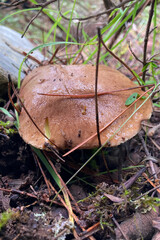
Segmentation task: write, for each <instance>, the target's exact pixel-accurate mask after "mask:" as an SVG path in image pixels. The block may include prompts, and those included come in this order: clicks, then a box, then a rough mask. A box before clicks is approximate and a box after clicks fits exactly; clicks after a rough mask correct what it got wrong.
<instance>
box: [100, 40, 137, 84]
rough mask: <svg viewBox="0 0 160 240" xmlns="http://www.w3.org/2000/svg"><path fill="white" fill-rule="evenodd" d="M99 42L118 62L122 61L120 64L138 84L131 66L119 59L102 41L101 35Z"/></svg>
mask: <svg viewBox="0 0 160 240" xmlns="http://www.w3.org/2000/svg"><path fill="white" fill-rule="evenodd" d="M101 43H102V44H103V46H104V47H105V49H106V50H107V51H108V52H109V53H110V54H111V55H112V56H113V57H114V58H115V59H117V60H118V61H119V62H120V63H122V65H124V66H125V67H126V68H127V69H128V70H129V71H130V73H131V74H132V75H133V76H134V77H135V79H136V80H137V82H138V84H139V85H141V84H140V82H139V80H138V79H137V77H136V75H135V74H134V73H133V72H132V70H131V68H130V67H129V66H128V65H127V64H126V63H125V62H123V60H121V59H120V58H119V57H118V56H117V55H115V54H114V53H113V52H112V51H111V50H110V49H109V48H108V47H107V46H106V45H105V43H104V41H103V39H102V37H101Z"/></svg>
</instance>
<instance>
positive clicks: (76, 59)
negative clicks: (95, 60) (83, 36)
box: [72, 42, 86, 65]
mask: <svg viewBox="0 0 160 240" xmlns="http://www.w3.org/2000/svg"><path fill="white" fill-rule="evenodd" d="M85 44H86V42H85V43H84V45H83V46H82V48H81V51H80V52H79V53H78V55H77V57H76V58H75V59H74V62H73V63H72V65H74V64H77V61H78V58H79V56H80V55H81V54H82V51H83V49H84V47H85ZM81 56H82V55H81Z"/></svg>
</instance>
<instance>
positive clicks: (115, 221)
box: [112, 216, 129, 240]
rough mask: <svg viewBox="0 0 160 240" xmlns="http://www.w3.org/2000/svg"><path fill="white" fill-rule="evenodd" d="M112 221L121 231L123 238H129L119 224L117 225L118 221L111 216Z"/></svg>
mask: <svg viewBox="0 0 160 240" xmlns="http://www.w3.org/2000/svg"><path fill="white" fill-rule="evenodd" d="M112 221H113V222H114V224H115V225H116V227H117V228H118V229H119V231H120V232H121V234H122V235H123V237H124V238H125V240H129V238H128V237H127V236H126V234H125V233H124V232H123V230H122V229H121V226H120V225H119V223H118V222H117V220H116V219H115V218H114V217H113V216H112Z"/></svg>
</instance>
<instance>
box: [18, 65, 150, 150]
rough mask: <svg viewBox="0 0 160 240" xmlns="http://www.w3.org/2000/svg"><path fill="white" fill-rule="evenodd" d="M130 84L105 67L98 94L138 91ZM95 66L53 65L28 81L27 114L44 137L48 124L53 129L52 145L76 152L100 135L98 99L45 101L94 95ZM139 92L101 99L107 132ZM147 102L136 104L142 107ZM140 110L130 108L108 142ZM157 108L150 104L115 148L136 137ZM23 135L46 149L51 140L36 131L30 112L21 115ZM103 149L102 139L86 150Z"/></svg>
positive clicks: (23, 90)
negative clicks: (144, 120) (142, 121)
mask: <svg viewBox="0 0 160 240" xmlns="http://www.w3.org/2000/svg"><path fill="white" fill-rule="evenodd" d="M135 86H136V85H135V83H133V82H132V81H131V80H130V79H128V78H127V77H126V76H124V75H123V74H122V73H120V72H119V71H117V70H113V69H111V68H109V67H106V66H104V65H100V66H99V72H98V92H105V91H113V90H119V89H124V88H132V87H135ZM94 89H95V66H91V65H70V66H66V65H62V66H60V65H48V66H42V67H39V68H36V69H34V70H33V71H32V72H31V73H30V74H28V76H27V77H26V78H25V79H24V81H23V83H22V87H21V90H20V98H21V99H22V101H23V103H24V105H25V107H26V109H27V110H28V112H29V113H30V115H31V117H32V119H33V120H34V121H35V122H36V124H37V125H38V127H39V128H40V129H41V131H42V132H44V133H45V130H46V129H45V128H46V127H45V125H46V119H47V122H48V125H49V131H50V140H51V141H52V142H54V143H55V144H56V146H58V148H60V149H70V148H73V147H75V146H77V145H78V144H79V143H81V142H83V141H84V140H86V139H87V138H88V137H90V136H91V135H93V134H94V133H96V116H95V115H96V114H95V99H94V97H92V98H75V99H72V98H69V97H64V96H44V95H39V94H38V93H50V94H70V95H75V94H88V93H94ZM134 92H137V93H138V94H140V95H141V94H142V93H144V92H143V91H142V90H141V89H134V90H130V91H123V92H117V93H112V94H106V95H102V96H98V110H99V126H100V129H101V128H103V127H104V126H105V125H106V124H107V123H109V122H110V121H111V120H112V119H113V118H115V117H116V116H117V115H118V114H120V113H121V112H122V111H123V110H125V109H126V108H127V107H126V106H125V102H126V100H127V98H128V97H129V96H130V95H131V94H132V93H134ZM142 102H143V100H139V101H138V102H137V103H136V107H138V106H139V105H140V104H141V103H142ZM134 110H135V106H133V107H131V108H130V109H128V110H127V111H126V112H125V113H124V114H123V115H122V116H121V117H119V118H118V119H117V120H116V121H114V122H113V123H112V124H111V126H109V127H108V128H106V129H105V130H104V131H103V132H102V133H101V134H100V137H101V142H102V143H104V142H105V141H106V140H107V139H109V138H110V137H111V136H112V135H113V134H114V132H115V131H116V130H117V129H118V128H119V127H120V126H121V125H122V124H123V123H124V122H125V120H126V119H127V118H128V117H129V116H130V115H131V114H132V113H133V111H134ZM151 113H152V104H151V101H150V100H148V101H147V102H146V103H145V104H144V105H143V106H142V107H141V108H140V110H138V111H137V112H136V113H135V114H134V115H133V116H132V118H131V119H130V120H129V121H128V122H127V123H126V124H125V125H124V126H123V127H122V128H121V130H120V131H119V132H118V133H117V134H116V135H115V136H114V138H112V139H111V140H110V145H111V146H116V145H119V144H120V143H123V142H125V141H127V140H128V139H130V138H132V137H133V136H134V135H136V134H137V133H138V131H139V129H140V123H141V120H143V119H148V118H150V116H151ZM19 121H20V128H19V133H20V135H21V136H22V138H23V139H24V140H25V141H26V142H27V143H29V144H31V145H33V146H35V147H37V148H41V149H44V144H45V142H48V140H47V139H46V138H45V137H44V136H43V135H42V134H41V133H40V132H39V131H38V129H37V128H36V127H35V126H34V124H33V123H32V121H31V120H30V118H29V117H28V115H27V114H26V112H25V111H24V109H22V111H21V114H20V116H19ZM97 146H98V140H97V136H96V137H94V138H93V139H92V140H90V141H88V142H87V143H85V144H84V145H83V146H82V148H86V149H87V148H88V149H89V148H93V147H97Z"/></svg>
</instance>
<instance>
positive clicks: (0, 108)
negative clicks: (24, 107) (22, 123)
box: [0, 107, 13, 118]
mask: <svg viewBox="0 0 160 240" xmlns="http://www.w3.org/2000/svg"><path fill="white" fill-rule="evenodd" d="M0 110H1V111H2V112H3V113H4V114H5V115H7V116H8V117H11V118H13V116H12V115H11V114H10V113H9V112H8V111H7V110H6V109H5V108H2V107H0Z"/></svg>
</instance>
